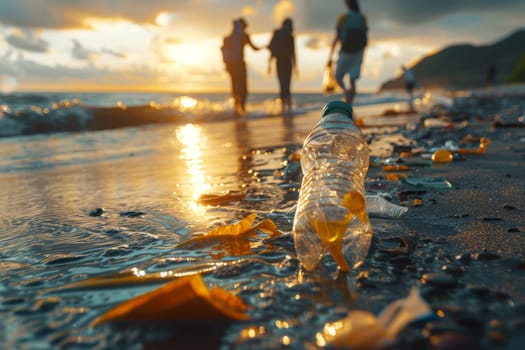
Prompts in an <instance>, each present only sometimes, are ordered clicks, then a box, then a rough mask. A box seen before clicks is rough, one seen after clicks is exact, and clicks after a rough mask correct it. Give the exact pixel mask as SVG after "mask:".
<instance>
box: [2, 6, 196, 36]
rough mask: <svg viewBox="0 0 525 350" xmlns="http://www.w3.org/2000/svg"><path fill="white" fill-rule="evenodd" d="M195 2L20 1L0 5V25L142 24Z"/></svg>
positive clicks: (38, 26) (151, 21) (58, 26)
mask: <svg viewBox="0 0 525 350" xmlns="http://www.w3.org/2000/svg"><path fill="white" fill-rule="evenodd" d="M192 3H193V1H191V0H177V1H172V0H149V1H143V0H126V1H121V0H90V1H81V0H75V1H71V0H38V1H34V0H16V1H2V2H0V22H2V23H4V24H6V25H12V26H16V27H28V28H53V29H58V28H80V27H86V23H85V22H84V19H85V18H86V17H91V18H107V19H114V18H121V19H126V20H130V21H133V22H139V23H151V24H153V23H155V18H156V16H157V15H158V14H159V12H161V11H162V10H173V11H181V10H185V9H187V8H189V7H190V5H192Z"/></svg>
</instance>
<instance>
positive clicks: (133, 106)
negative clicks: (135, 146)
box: [0, 93, 406, 137]
mask: <svg viewBox="0 0 525 350" xmlns="http://www.w3.org/2000/svg"><path fill="white" fill-rule="evenodd" d="M340 98H341V96H339V95H337V94H335V95H323V94H315V93H314V94H296V95H294V103H295V106H294V115H301V114H304V113H308V112H309V111H312V110H319V109H320V108H322V106H323V105H324V104H326V103H327V102H328V101H330V100H334V99H340ZM404 99H406V95H403V94H397V93H388V94H380V95H376V94H361V95H359V96H358V98H357V99H356V103H355V106H364V105H373V104H382V103H388V102H395V101H399V102H400V101H403V100H404ZM248 110H249V114H248V115H247V116H246V118H248V119H256V118H264V117H272V116H279V115H280V103H279V100H278V99H277V98H276V97H275V95H273V94H252V95H251V99H250V102H249V105H248ZM231 118H233V110H232V101H231V98H230V97H229V95H228V94H208V95H205V94H200V95H198V94H197V95H194V96H187V95H168V94H160V93H159V94H146V93H144V94H124V93H121V94H118V93H107V94H102V93H92V94H77V95H75V94H72V93H62V94H60V93H25V94H21V93H19V94H13V95H0V137H9V136H19V135H33V134H46V133H56V132H81V131H96V130H107V129H115V128H123V127H137V126H142V125H148V124H159V123H188V122H190V123H201V122H213V121H220V120H226V119H231Z"/></svg>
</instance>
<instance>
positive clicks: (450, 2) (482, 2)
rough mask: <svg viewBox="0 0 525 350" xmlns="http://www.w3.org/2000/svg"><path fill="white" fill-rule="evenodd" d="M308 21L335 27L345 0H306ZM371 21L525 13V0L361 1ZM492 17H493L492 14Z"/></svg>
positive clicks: (414, 22) (408, 21)
mask: <svg viewBox="0 0 525 350" xmlns="http://www.w3.org/2000/svg"><path fill="white" fill-rule="evenodd" d="M302 2H303V6H304V9H303V10H302V11H303V12H304V17H305V21H306V23H305V25H306V26H307V27H308V28H312V29H322V30H328V29H331V30H333V29H334V28H335V24H336V22H337V18H338V16H339V15H340V14H341V13H343V12H344V11H346V6H345V5H344V1H343V0H335V1H319V0H302ZM359 4H360V7H361V11H362V12H363V13H365V14H366V16H367V18H368V19H369V22H371V23H378V22H381V21H388V22H392V23H396V24H397V25H401V26H407V27H410V26H414V25H417V24H421V23H425V22H429V21H432V20H435V19H439V18H443V17H446V16H449V15H453V14H457V13H461V12H473V13H480V14H481V13H483V14H486V13H501V12H505V13H508V14H509V15H511V16H521V17H523V11H521V10H525V1H523V0H499V1H494V0H444V1H422V0H374V1H365V0H361V1H360V2H359ZM488 20H490V18H488Z"/></svg>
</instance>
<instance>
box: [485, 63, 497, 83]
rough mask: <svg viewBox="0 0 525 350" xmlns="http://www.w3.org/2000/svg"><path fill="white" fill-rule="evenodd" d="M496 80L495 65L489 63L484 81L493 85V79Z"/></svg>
mask: <svg viewBox="0 0 525 350" xmlns="http://www.w3.org/2000/svg"><path fill="white" fill-rule="evenodd" d="M495 80H496V66H495V65H494V64H492V63H491V64H489V65H488V66H487V68H486V71H485V81H486V82H487V86H489V87H492V86H494V81H495Z"/></svg>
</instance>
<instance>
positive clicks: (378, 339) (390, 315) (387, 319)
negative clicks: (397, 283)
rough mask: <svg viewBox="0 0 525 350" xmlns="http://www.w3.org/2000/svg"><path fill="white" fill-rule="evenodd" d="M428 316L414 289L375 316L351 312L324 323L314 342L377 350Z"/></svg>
mask: <svg viewBox="0 0 525 350" xmlns="http://www.w3.org/2000/svg"><path fill="white" fill-rule="evenodd" d="M431 316H433V312H432V310H431V308H430V306H429V305H428V304H427V303H426V302H425V301H424V300H423V299H422V298H421V297H420V295H419V290H418V289H417V288H416V287H414V288H412V290H411V291H410V294H409V296H408V297H407V298H404V299H399V300H396V301H394V302H392V303H391V304H389V305H388V306H387V307H386V308H385V309H384V310H383V311H382V312H381V313H380V314H379V315H378V316H377V317H376V316H375V315H374V314H373V313H371V312H368V311H364V310H351V311H350V312H349V313H348V315H347V316H346V317H345V318H344V319H342V320H338V321H335V322H328V323H326V324H325V326H324V328H323V330H322V331H321V332H318V333H317V334H316V343H317V346H319V347H326V346H329V347H333V348H335V349H352V350H364V349H367V350H374V349H380V348H382V347H385V346H387V345H388V344H390V343H392V342H393V341H394V340H395V338H396V337H397V335H398V333H399V332H400V331H402V330H403V329H404V328H405V327H406V326H407V325H409V324H410V323H412V322H414V321H417V320H419V319H423V318H427V317H431Z"/></svg>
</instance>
